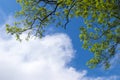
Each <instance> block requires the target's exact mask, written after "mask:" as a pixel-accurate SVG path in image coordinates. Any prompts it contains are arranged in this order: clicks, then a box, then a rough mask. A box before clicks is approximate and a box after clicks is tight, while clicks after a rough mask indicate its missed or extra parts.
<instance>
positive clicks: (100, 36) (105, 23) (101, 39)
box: [6, 0, 120, 68]
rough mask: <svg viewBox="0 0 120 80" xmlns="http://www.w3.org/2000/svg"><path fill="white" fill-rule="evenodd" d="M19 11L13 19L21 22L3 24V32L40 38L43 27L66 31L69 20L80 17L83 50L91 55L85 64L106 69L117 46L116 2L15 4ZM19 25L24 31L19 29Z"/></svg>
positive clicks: (119, 12) (27, 0) (31, 0)
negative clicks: (81, 19)
mask: <svg viewBox="0 0 120 80" xmlns="http://www.w3.org/2000/svg"><path fill="white" fill-rule="evenodd" d="M17 2H18V3H19V4H20V5H21V8H22V9H21V11H19V12H17V13H16V17H18V18H20V19H21V22H17V23H15V25H14V26H10V25H9V24H7V25H6V26H7V28H6V29H7V32H8V33H11V34H15V35H16V36H17V38H18V39H19V35H20V34H22V33H23V32H28V34H29V35H30V34H34V35H35V36H38V37H42V36H43V34H44V31H45V29H46V26H48V25H50V24H52V23H54V24H56V26H62V27H63V28H66V26H67V24H68V23H69V21H70V19H72V18H73V17H83V18H84V19H85V24H86V26H84V27H82V26H80V32H81V33H80V40H81V41H82V42H83V48H85V49H88V50H90V51H91V52H92V53H94V57H93V58H92V59H91V60H89V62H88V63H87V64H88V66H90V67H91V68H94V67H96V65H98V64H103V65H105V68H109V66H110V64H109V61H110V59H111V58H112V57H113V56H114V55H115V53H116V47H117V45H118V44H120V36H119V34H120V0H17ZM21 24H22V25H23V26H24V27H20V26H21Z"/></svg>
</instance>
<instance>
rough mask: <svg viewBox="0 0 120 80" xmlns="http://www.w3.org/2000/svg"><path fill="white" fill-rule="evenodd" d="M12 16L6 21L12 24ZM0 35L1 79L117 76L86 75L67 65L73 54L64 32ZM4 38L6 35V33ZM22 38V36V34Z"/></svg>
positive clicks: (114, 78)
mask: <svg viewBox="0 0 120 80" xmlns="http://www.w3.org/2000/svg"><path fill="white" fill-rule="evenodd" d="M12 20H13V19H12V17H9V19H8V21H7V22H8V23H10V24H11V22H12ZM3 29H4V26H3V28H1V33H2V35H0V80H117V76H110V77H97V78H92V77H87V76H86V74H87V71H86V70H83V71H80V72H78V71H76V70H75V69H74V68H73V67H66V64H67V63H68V62H69V61H70V60H71V59H72V57H74V53H75V51H74V49H73V47H72V43H71V39H70V38H69V37H68V36H67V35H66V34H63V33H58V34H53V35H47V36H45V37H44V38H42V39H34V38H32V39H30V41H28V42H27V41H22V42H21V43H20V42H19V41H16V39H15V38H14V37H12V38H8V39H6V38H4V37H3V36H4V35H3V33H4V31H3ZM5 37H6V36H5ZM22 37H23V38H24V37H25V35H22Z"/></svg>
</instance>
